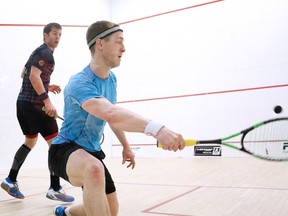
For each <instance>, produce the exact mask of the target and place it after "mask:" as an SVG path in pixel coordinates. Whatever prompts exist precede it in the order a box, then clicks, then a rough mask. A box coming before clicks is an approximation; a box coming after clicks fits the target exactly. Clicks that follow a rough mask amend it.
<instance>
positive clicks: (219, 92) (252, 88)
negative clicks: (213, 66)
mask: <svg viewBox="0 0 288 216" xmlns="http://www.w3.org/2000/svg"><path fill="white" fill-rule="evenodd" d="M283 87H288V84H280V85H272V86H260V87H251V88H242V89H231V90H223V91H214V92H201V93H194V94H188V95H175V96H167V97H157V98H146V99H139V100H127V101H119V102H117V103H118V104H119V103H134V102H143V101H154V100H167V99H175V98H184V97H196V96H205V95H213V94H225V93H234V92H243V91H255V90H262V89H269V88H283Z"/></svg>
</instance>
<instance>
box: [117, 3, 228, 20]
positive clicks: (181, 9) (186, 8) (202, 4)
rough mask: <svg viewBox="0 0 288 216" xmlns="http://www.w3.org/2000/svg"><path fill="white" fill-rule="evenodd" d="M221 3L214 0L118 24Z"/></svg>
mask: <svg viewBox="0 0 288 216" xmlns="http://www.w3.org/2000/svg"><path fill="white" fill-rule="evenodd" d="M221 1H224V0H216V1H210V2H205V3H201V4H197V5H192V6H189V7H184V8H180V9H176V10H171V11H167V12H163V13H159V14H154V15H151V16H146V17H142V18H138V19H134V20H130V21H126V22H122V23H120V24H127V23H131V22H137V21H140V20H144V19H150V18H154V17H157V16H162V15H166V14H170V13H175V12H179V11H183V10H188V9H191V8H196V7H200V6H204V5H208V4H213V3H217V2H221Z"/></svg>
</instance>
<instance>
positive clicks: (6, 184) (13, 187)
mask: <svg viewBox="0 0 288 216" xmlns="http://www.w3.org/2000/svg"><path fill="white" fill-rule="evenodd" d="M1 187H2V188H3V190H5V191H6V192H7V193H8V194H9V195H11V196H13V197H15V198H18V199H24V198H25V196H24V195H23V194H22V193H21V192H20V190H19V187H18V182H17V181H16V182H13V181H11V180H10V178H9V177H7V178H6V179H4V181H3V182H2V183H1Z"/></svg>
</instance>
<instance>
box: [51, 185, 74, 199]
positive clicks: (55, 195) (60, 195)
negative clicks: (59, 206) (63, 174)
mask: <svg viewBox="0 0 288 216" xmlns="http://www.w3.org/2000/svg"><path fill="white" fill-rule="evenodd" d="M46 197H47V198H48V199H51V200H57V201H62V202H73V201H74V197H72V196H69V195H67V194H66V193H65V191H64V190H63V189H62V187H61V188H60V189H59V190H58V191H54V190H53V188H51V187H50V188H49V190H48V192H47V194H46Z"/></svg>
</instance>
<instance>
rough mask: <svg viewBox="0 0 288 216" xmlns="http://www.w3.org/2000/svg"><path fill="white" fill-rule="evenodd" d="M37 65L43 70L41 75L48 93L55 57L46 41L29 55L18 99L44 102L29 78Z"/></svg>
mask: <svg viewBox="0 0 288 216" xmlns="http://www.w3.org/2000/svg"><path fill="white" fill-rule="evenodd" d="M32 66H34V67H37V68H38V69H39V70H41V71H42V73H41V75H40V77H41V79H42V82H43V85H44V88H45V91H46V92H47V93H48V87H49V83H50V77H51V74H52V72H53V70H54V66H55V61H54V57H53V51H52V50H51V49H50V48H49V47H48V46H47V45H46V44H45V43H44V44H42V45H41V46H40V47H38V48H37V49H36V50H35V51H34V52H33V53H32V54H31V55H30V57H29V59H28V61H27V63H26V64H25V68H26V71H25V73H24V77H23V81H22V87H21V89H20V93H19V95H18V99H17V100H21V101H30V102H33V103H41V104H42V103H43V102H42V100H40V99H39V95H38V94H37V92H36V91H35V89H34V88H33V86H32V84H31V81H30V79H29V76H30V72H31V67H32Z"/></svg>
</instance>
